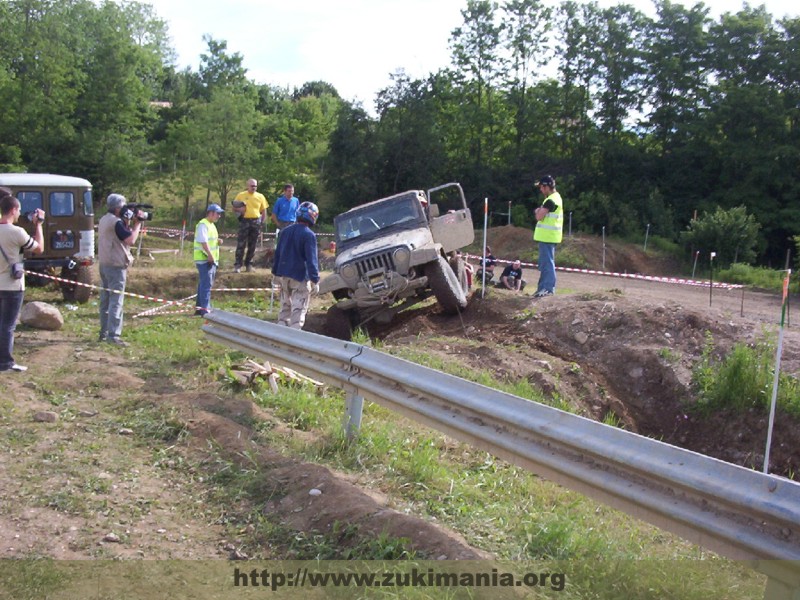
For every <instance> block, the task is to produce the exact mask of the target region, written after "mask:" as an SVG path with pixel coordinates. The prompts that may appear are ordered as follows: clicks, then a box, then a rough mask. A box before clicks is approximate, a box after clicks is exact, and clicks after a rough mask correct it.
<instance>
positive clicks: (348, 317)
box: [325, 304, 358, 341]
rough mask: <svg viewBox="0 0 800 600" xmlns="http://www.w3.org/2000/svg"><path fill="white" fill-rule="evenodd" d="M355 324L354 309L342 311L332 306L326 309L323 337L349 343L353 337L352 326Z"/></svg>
mask: <svg viewBox="0 0 800 600" xmlns="http://www.w3.org/2000/svg"><path fill="white" fill-rule="evenodd" d="M357 322H358V312H357V310H356V309H355V308H350V309H343V308H339V306H338V305H336V304H334V305H333V306H331V307H330V308H329V309H328V314H327V315H326V317H325V335H327V336H328V337H332V338H336V339H338V340H347V341H349V340H350V338H351V336H352V335H353V326H354V325H356V323H357Z"/></svg>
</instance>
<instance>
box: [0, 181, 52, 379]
mask: <svg viewBox="0 0 800 600" xmlns="http://www.w3.org/2000/svg"><path fill="white" fill-rule="evenodd" d="M20 208H21V207H20V203H19V200H17V199H16V198H15V197H14V195H13V194H12V193H11V190H10V189H8V188H4V187H0V371H16V372H18V373H21V372H22V371H27V370H28V367H23V366H22V365H18V364H17V363H16V362H15V361H14V357H13V356H12V352H13V350H14V330H15V329H16V328H17V318H18V317H19V311H20V309H21V308H22V300H23V298H24V297H25V271H24V269H23V267H22V265H23V260H22V253H23V252H25V251H28V252H32V253H34V254H41V253H42V250H43V249H44V235H43V233H42V221H43V220H44V211H42V210H41V209H39V208H37V209H35V210H34V211H33V212H31V213H29V215H28V220H29V221H31V222H32V223H33V224H34V227H35V230H34V234H33V237H31V236H30V235H28V232H27V231H25V230H24V229H23V228H22V227H19V226H18V225H16V222H17V219H19V214H20Z"/></svg>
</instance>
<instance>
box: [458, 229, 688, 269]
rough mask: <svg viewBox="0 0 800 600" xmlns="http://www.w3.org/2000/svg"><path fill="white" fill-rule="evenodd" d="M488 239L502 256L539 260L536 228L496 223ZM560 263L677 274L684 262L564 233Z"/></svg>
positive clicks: (558, 255) (477, 246)
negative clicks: (533, 229)
mask: <svg viewBox="0 0 800 600" xmlns="http://www.w3.org/2000/svg"><path fill="white" fill-rule="evenodd" d="M481 242H482V239H480V240H478V243H477V244H473V246H472V247H471V248H470V249H471V251H472V252H473V253H475V254H477V253H479V252H480V243H481ZM487 243H488V245H489V246H490V247H491V248H492V253H493V254H494V255H495V256H496V257H497V258H498V259H503V260H513V259H515V258H520V259H521V260H522V261H523V262H526V261H527V262H536V256H537V254H538V249H537V243H536V242H534V241H533V232H532V231H531V230H530V229H525V228H524V227H515V226H514V225H506V226H503V227H493V228H491V229H489V231H488V234H487ZM556 263H557V264H558V265H559V266H564V267H567V266H570V267H583V268H587V269H593V270H605V271H611V272H614V273H645V274H648V275H677V274H678V273H679V272H680V264H679V262H678V261H676V260H675V259H673V258H669V257H664V256H661V255H658V254H656V253H654V252H652V251H651V252H649V253H648V252H645V251H644V248H643V247H639V246H631V245H630V244H625V243H622V242H619V241H616V240H608V239H607V240H606V242H605V252H604V249H603V240H602V238H601V237H597V236H591V235H583V234H574V235H572V236H565V237H564V241H563V242H562V243H561V245H560V246H559V249H558V250H557V251H556Z"/></svg>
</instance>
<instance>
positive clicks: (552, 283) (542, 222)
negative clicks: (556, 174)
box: [533, 175, 564, 298]
mask: <svg viewBox="0 0 800 600" xmlns="http://www.w3.org/2000/svg"><path fill="white" fill-rule="evenodd" d="M534 185H536V186H537V187H538V188H539V191H540V192H542V195H543V196H544V202H542V205H541V206H540V207H538V208H537V209H536V211H535V212H534V214H535V215H536V229H534V231H533V239H534V241H536V242H539V272H540V275H539V285H538V287H537V288H536V293H535V294H534V295H533V297H534V298H543V297H544V296H552V295H553V294H555V291H556V244H560V243H561V238H562V233H563V228H564V203H563V201H562V200H561V194H559V193H558V192H557V191H556V180H555V179H553V177H552V175H545V176H544V177H542V178H541V179H539V181H537V182H536V183H535V184H534Z"/></svg>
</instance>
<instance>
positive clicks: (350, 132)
mask: <svg viewBox="0 0 800 600" xmlns="http://www.w3.org/2000/svg"><path fill="white" fill-rule="evenodd" d="M376 154H377V153H376V140H375V124H374V122H373V121H372V119H370V118H369V115H367V113H366V111H365V110H364V109H363V108H362V107H361V106H360V105H353V104H349V103H346V104H344V105H343V106H342V109H341V110H340V111H339V117H338V120H337V123H336V129H335V130H334V131H333V133H332V134H331V141H330V149H329V152H328V159H327V161H326V164H327V169H326V172H325V181H326V183H327V185H328V188H329V189H330V190H331V192H333V194H334V196H335V198H336V199H337V201H336V202H335V203H333V204H332V205H331V206H329V207H327V208H328V211H329V214H336V213H338V212H341V211H343V210H347V209H348V208H352V207H353V206H357V205H359V204H363V203H364V202H368V201H370V200H374V199H376V198H377V197H378V196H377V190H378V177H377V174H376V173H377V172H376V170H375V156H376Z"/></svg>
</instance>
